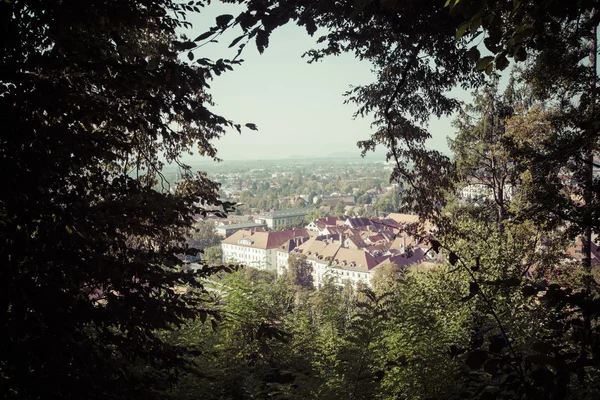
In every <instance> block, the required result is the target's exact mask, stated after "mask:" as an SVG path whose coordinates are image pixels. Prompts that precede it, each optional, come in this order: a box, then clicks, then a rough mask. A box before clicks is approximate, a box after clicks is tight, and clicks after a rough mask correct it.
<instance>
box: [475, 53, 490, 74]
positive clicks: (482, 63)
mask: <svg viewBox="0 0 600 400" xmlns="http://www.w3.org/2000/svg"><path fill="white" fill-rule="evenodd" d="M493 61H494V57H493V56H486V57H483V58H481V59H480V60H479V62H478V63H477V65H476V66H475V69H476V70H477V71H483V70H484V69H486V68H487V66H488V65H490V64H491V63H492V62H493Z"/></svg>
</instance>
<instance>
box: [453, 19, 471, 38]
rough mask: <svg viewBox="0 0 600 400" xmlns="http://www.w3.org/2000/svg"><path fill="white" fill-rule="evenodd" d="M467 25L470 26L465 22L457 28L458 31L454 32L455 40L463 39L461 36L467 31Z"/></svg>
mask: <svg viewBox="0 0 600 400" xmlns="http://www.w3.org/2000/svg"><path fill="white" fill-rule="evenodd" d="M469 25H470V24H469V23H468V22H465V23H464V24H462V25H461V26H459V27H458V30H457V31H456V40H458V39H460V38H461V37H463V35H464V34H465V32H466V31H467V29H468V28H469Z"/></svg>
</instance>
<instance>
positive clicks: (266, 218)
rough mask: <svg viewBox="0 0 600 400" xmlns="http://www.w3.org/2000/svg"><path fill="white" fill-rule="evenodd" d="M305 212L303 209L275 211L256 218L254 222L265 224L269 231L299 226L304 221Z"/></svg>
mask: <svg viewBox="0 0 600 400" xmlns="http://www.w3.org/2000/svg"><path fill="white" fill-rule="evenodd" d="M306 214H307V210H306V209H304V208H294V209H287V210H275V211H272V212H268V213H265V214H262V215H259V216H258V217H256V220H255V222H256V223H261V224H266V225H267V226H268V227H269V228H271V229H277V228H280V227H282V226H286V225H291V224H294V225H295V224H299V223H301V222H302V221H304V217H305V216H306Z"/></svg>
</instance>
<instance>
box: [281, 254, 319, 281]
mask: <svg viewBox="0 0 600 400" xmlns="http://www.w3.org/2000/svg"><path fill="white" fill-rule="evenodd" d="M284 279H286V280H287V281H288V282H290V283H291V284H292V285H295V286H299V287H301V288H305V289H312V288H313V267H312V265H311V264H310V263H309V262H308V261H307V260H306V255H304V254H300V255H296V254H290V256H289V258H288V267H287V270H286V271H285V274H284Z"/></svg>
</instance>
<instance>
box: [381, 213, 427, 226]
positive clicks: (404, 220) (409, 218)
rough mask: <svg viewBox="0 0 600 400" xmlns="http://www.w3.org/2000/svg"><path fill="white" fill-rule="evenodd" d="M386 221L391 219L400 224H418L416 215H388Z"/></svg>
mask: <svg viewBox="0 0 600 400" xmlns="http://www.w3.org/2000/svg"><path fill="white" fill-rule="evenodd" d="M385 218H386V219H392V220H394V221H396V222H398V223H400V224H414V223H416V222H419V216H418V215H410V214H400V213H390V214H389V215H388V216H387V217H385Z"/></svg>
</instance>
